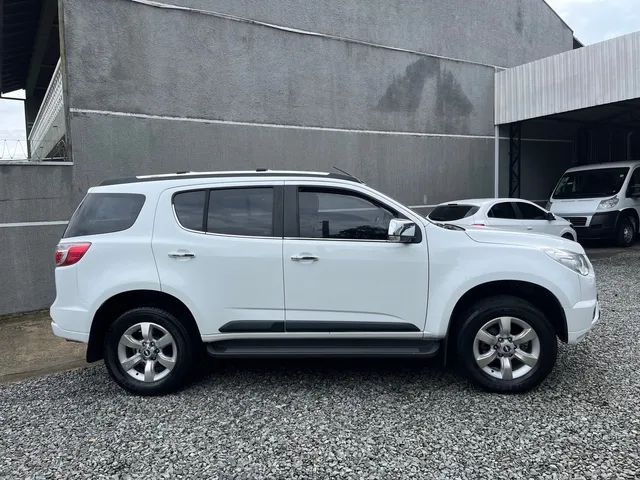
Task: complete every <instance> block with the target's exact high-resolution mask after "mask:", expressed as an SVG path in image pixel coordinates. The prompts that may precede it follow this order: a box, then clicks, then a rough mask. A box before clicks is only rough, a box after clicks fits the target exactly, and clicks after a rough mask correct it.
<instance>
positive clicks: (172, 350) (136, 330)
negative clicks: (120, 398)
mask: <svg viewBox="0 0 640 480" xmlns="http://www.w3.org/2000/svg"><path fill="white" fill-rule="evenodd" d="M177 354H178V350H177V347H176V341H175V340H174V338H173V336H172V335H171V334H170V333H169V332H168V331H167V329H165V328H164V327H161V326H160V325H158V324H157V323H152V322H140V323H136V324H135V325H132V326H131V327H129V328H128V329H127V330H126V331H125V332H124V333H123V334H122V336H121V337H120V341H119V342H118V360H119V361H120V365H121V367H122V369H123V370H124V371H125V372H126V373H127V374H128V375H129V376H131V377H133V378H135V379H136V380H139V381H141V382H145V383H150V382H157V381H158V380H161V379H163V378H164V377H166V376H167V375H169V373H170V372H171V370H173V367H175V365H176V361H177Z"/></svg>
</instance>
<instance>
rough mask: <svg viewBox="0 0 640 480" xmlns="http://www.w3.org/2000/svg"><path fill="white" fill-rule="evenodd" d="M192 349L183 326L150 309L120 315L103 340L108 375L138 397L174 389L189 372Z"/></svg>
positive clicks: (170, 317)
mask: <svg viewBox="0 0 640 480" xmlns="http://www.w3.org/2000/svg"><path fill="white" fill-rule="evenodd" d="M193 350H194V348H193V345H191V342H190V336H189V332H188V331H187V329H186V328H185V327H184V325H183V324H181V323H180V321H179V320H178V319H177V318H176V317H175V316H174V315H172V314H171V313H169V312H167V311H165V310H161V309H158V308H151V307H141V308H135V309H133V310H129V311H128V312H125V313H123V314H122V315H121V316H120V317H118V319H117V320H116V321H115V322H113V324H111V326H110V327H109V329H108V330H107V334H106V336H105V341H104V359H105V364H106V366H107V369H108V370H109V373H110V374H111V376H112V377H113V379H114V380H115V381H116V382H117V383H118V384H119V385H120V386H121V387H123V388H125V389H127V390H129V391H130V392H133V393H137V394H139V395H160V394H164V393H169V392H172V391H174V390H176V389H178V388H179V387H180V386H181V385H182V384H183V383H184V381H185V379H186V378H188V377H189V375H190V373H191V370H192V366H193V361H194V356H193Z"/></svg>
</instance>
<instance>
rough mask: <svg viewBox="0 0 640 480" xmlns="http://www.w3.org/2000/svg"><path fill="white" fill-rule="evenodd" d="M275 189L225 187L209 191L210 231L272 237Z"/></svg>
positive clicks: (208, 220)
mask: <svg viewBox="0 0 640 480" xmlns="http://www.w3.org/2000/svg"><path fill="white" fill-rule="evenodd" d="M273 202H274V195H273V188H272V187H256V188H221V189H215V190H211V191H210V192H209V208H208V214H207V225H206V227H207V232H209V233H219V234H226V235H244V236H251V237H272V236H274V232H273V224H274V222H273V212H274V206H273Z"/></svg>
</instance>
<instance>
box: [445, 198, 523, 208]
mask: <svg viewBox="0 0 640 480" xmlns="http://www.w3.org/2000/svg"><path fill="white" fill-rule="evenodd" d="M496 202H526V203H532V202H531V201H530V200H525V199H524V198H509V197H502V198H471V199H466V200H453V201H451V202H443V203H439V204H438V205H436V207H444V206H447V205H473V206H476V207H482V206H484V205H487V204H489V203H496Z"/></svg>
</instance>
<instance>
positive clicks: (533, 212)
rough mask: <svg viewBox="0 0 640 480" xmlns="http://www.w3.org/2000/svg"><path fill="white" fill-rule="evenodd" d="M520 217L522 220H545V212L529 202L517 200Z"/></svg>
mask: <svg viewBox="0 0 640 480" xmlns="http://www.w3.org/2000/svg"><path fill="white" fill-rule="evenodd" d="M518 210H520V218H522V220H546V218H547V212H545V211H544V210H542V209H541V208H538V207H536V206H535V205H531V204H530V203H524V202H518Z"/></svg>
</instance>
